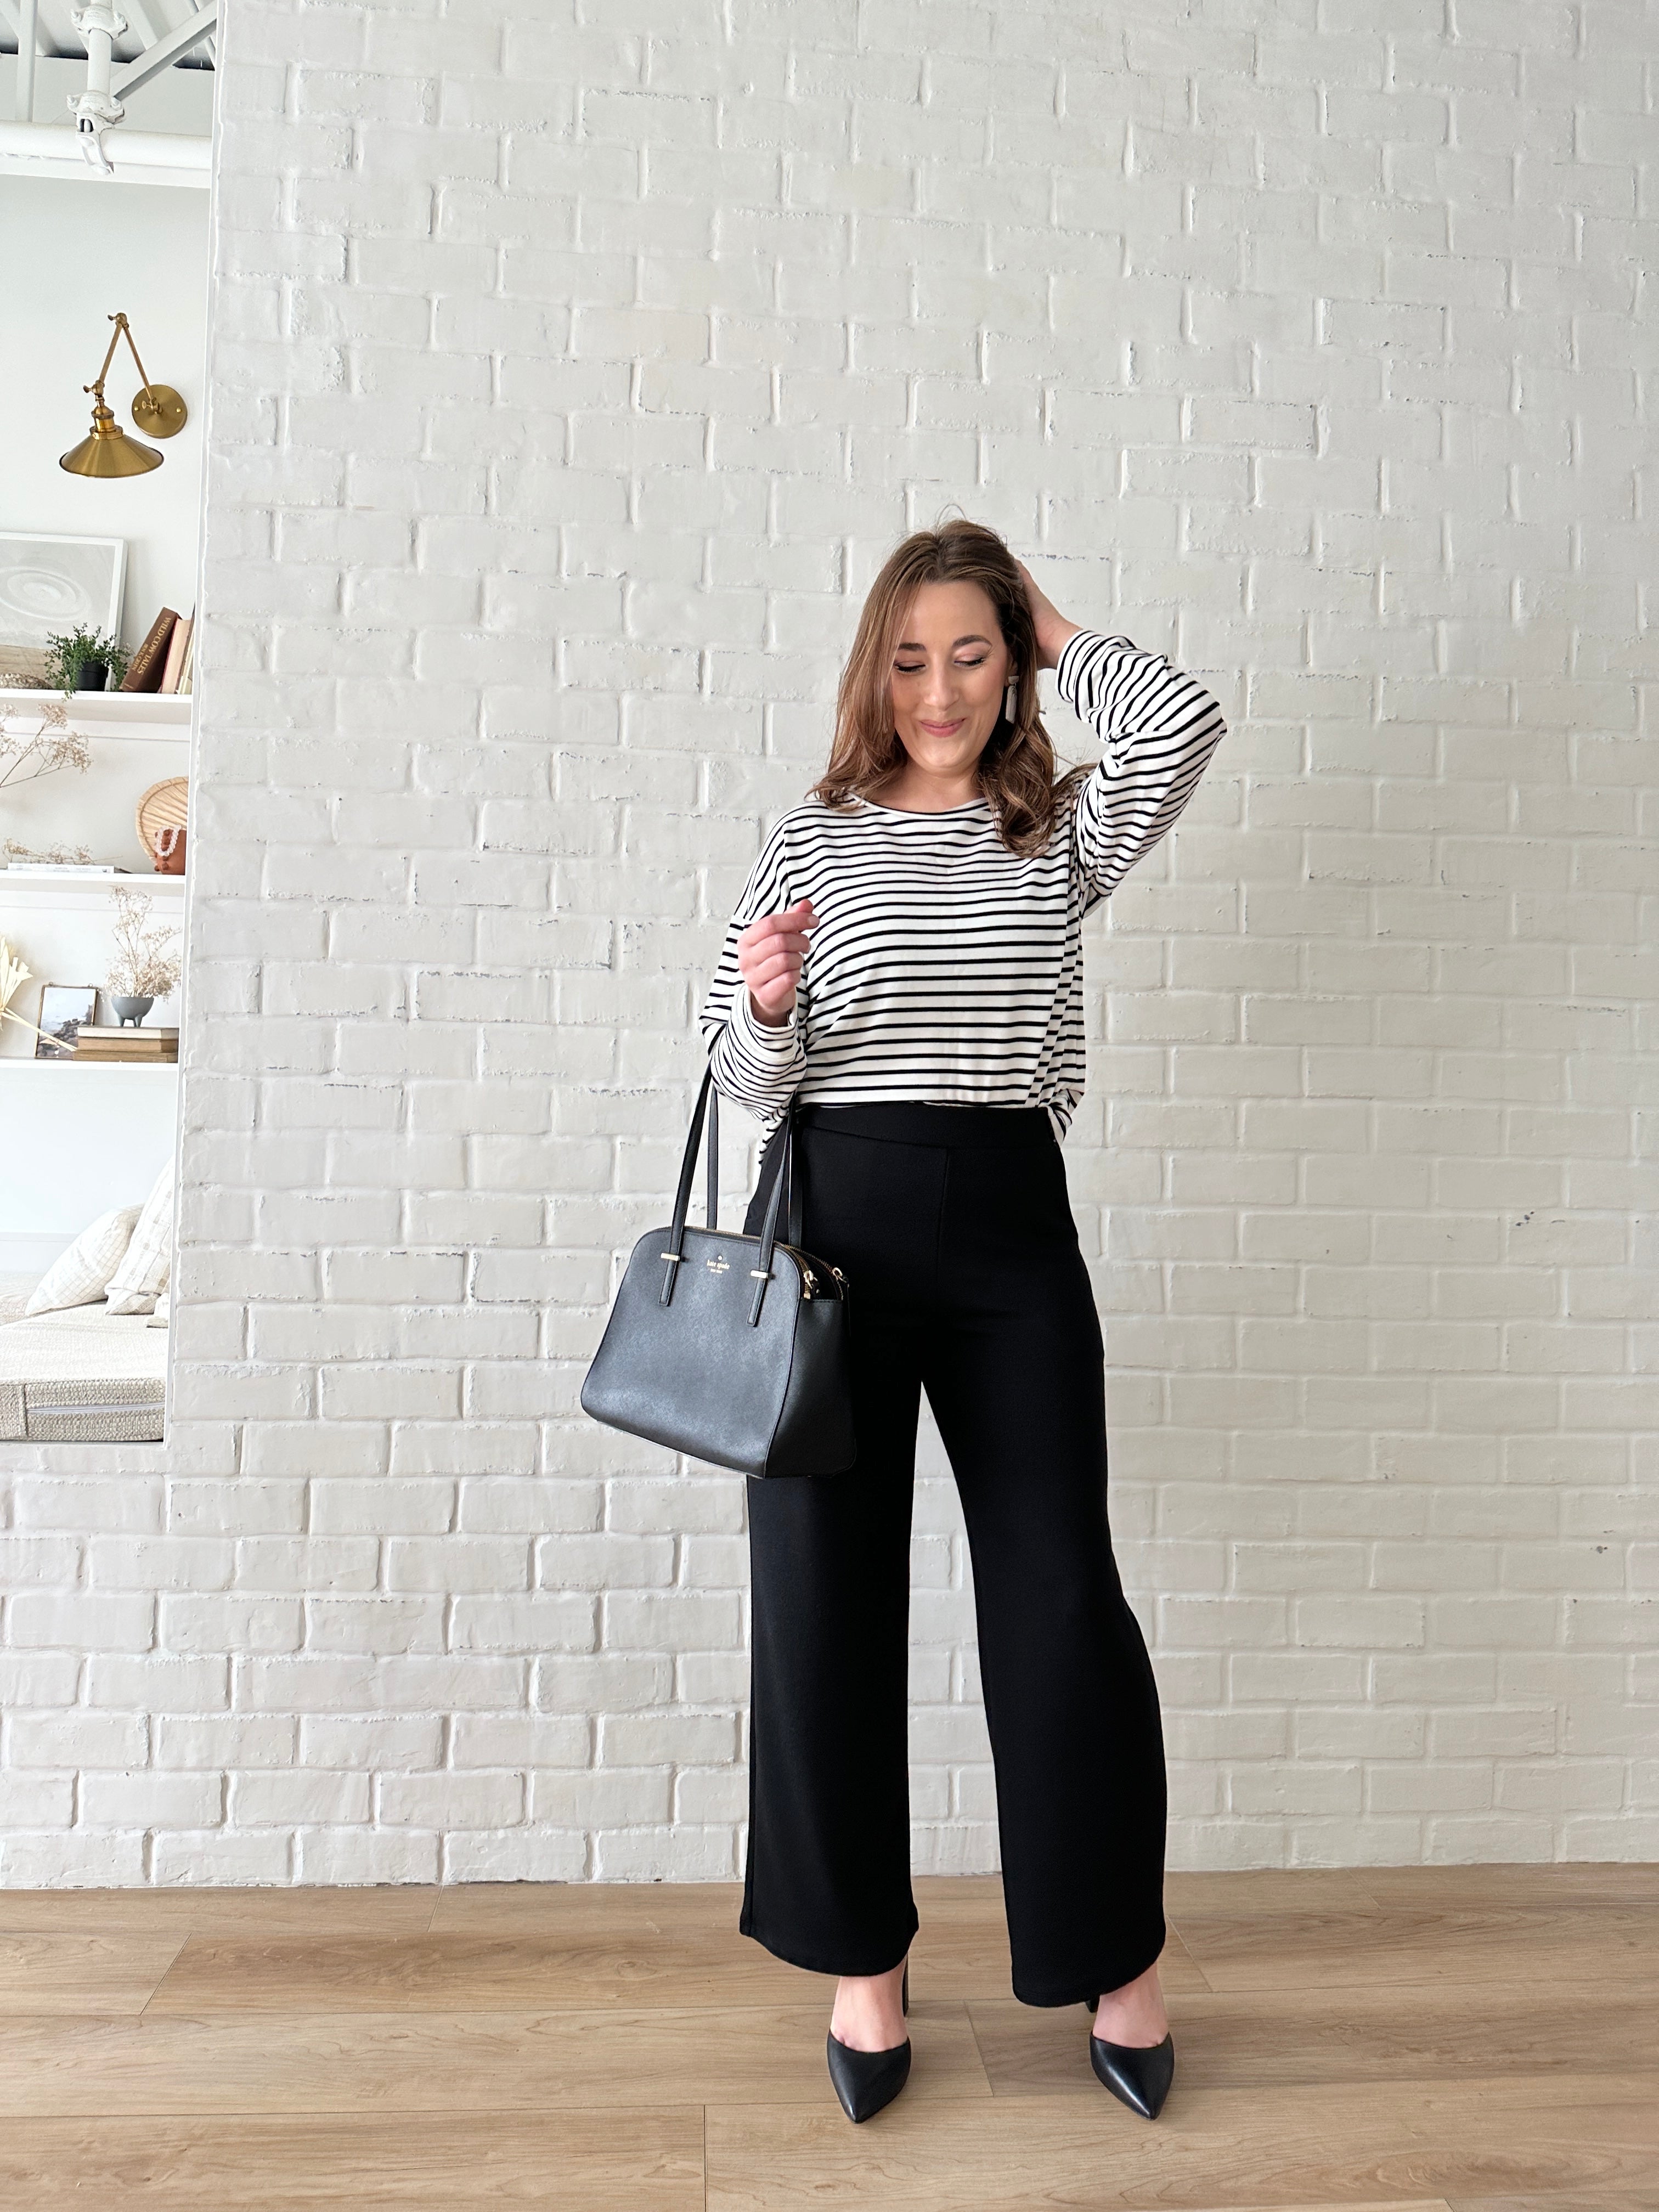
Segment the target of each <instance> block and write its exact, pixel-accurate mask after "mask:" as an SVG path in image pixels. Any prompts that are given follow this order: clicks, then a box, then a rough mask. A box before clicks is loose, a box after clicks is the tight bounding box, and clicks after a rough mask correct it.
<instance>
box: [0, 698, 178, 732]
mask: <svg viewBox="0 0 1659 2212" xmlns="http://www.w3.org/2000/svg"><path fill="white" fill-rule="evenodd" d="M191 697H192V694H191V693H190V692H188V691H77V692H76V694H75V696H73V698H66V697H65V696H64V693H63V692H61V691H18V690H11V689H10V688H9V687H7V688H4V689H0V720H3V721H6V722H12V721H16V722H38V721H39V720H40V717H41V715H42V714H43V713H45V711H46V709H47V708H50V707H64V706H66V707H67V708H69V718H70V726H71V727H72V728H75V729H77V730H84V731H85V732H86V733H87V735H88V737H94V736H96V737H100V738H105V737H120V736H122V735H125V734H128V733H131V732H142V734H143V736H145V737H147V738H153V737H156V736H166V735H168V734H173V733H176V734H177V735H179V737H181V738H188V737H189V735H190V709H191Z"/></svg>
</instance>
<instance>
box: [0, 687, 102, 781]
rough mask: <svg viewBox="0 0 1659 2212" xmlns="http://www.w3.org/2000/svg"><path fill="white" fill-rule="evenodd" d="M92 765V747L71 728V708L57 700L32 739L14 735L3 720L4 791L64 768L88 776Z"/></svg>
mask: <svg viewBox="0 0 1659 2212" xmlns="http://www.w3.org/2000/svg"><path fill="white" fill-rule="evenodd" d="M91 766H92V748H91V746H90V745H88V743H87V741H86V739H85V738H83V737H82V734H81V732H80V731H79V730H72V729H70V726H69V709H68V708H66V707H64V706H63V705H61V704H60V703H59V702H58V701H57V700H53V702H52V705H51V706H50V707H47V708H45V709H44V710H43V711H42V713H41V714H40V720H39V724H38V726H37V727H36V728H35V730H34V732H33V735H32V736H29V737H22V736H17V735H14V733H13V732H11V731H10V730H9V729H8V728H7V726H6V724H5V721H4V720H3V719H0V789H3V787H5V786H6V785H7V784H9V783H33V781H34V780H35V778H36V777H37V776H41V775H56V774H57V772H58V769H64V768H72V769H75V770H76V772H77V773H78V774H80V775H85V774H86V772H87V770H88V769H89V768H90V767H91Z"/></svg>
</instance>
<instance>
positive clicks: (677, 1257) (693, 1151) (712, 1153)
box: [661, 1047, 801, 1328]
mask: <svg viewBox="0 0 1659 2212" xmlns="http://www.w3.org/2000/svg"><path fill="white" fill-rule="evenodd" d="M719 1098H720V1094H719V1092H718V1091H716V1090H715V1088H714V1054H713V1048H712V1047H711V1048H710V1053H709V1060H708V1066H706V1067H705V1068H704V1070H703V1074H702V1083H701V1085H699V1086H698V1090H697V1103H696V1106H695V1107H693V1109H692V1110H691V1127H690V1130H689V1131H688V1132H687V1133H686V1139H685V1152H684V1156H683V1158H681V1161H680V1179H679V1182H678V1186H677V1187H676V1189H675V1192H674V1214H673V1219H672V1221H671V1225H670V1227H669V1231H668V1249H667V1250H666V1251H665V1253H663V1254H662V1255H661V1257H662V1259H663V1261H664V1262H665V1264H664V1267H663V1277H662V1303H663V1304H664V1305H667V1304H669V1303H670V1301H671V1299H672V1297H673V1295H674V1279H675V1277H676V1276H677V1275H678V1273H679V1270H680V1267H681V1266H682V1265H683V1264H684V1258H685V1222H686V1216H687V1214H688V1213H689V1212H690V1210H691V1183H692V1178H693V1177H694V1176H695V1175H696V1166H697V1146H698V1144H699V1142H700V1141H701V1139H702V1130H703V1121H704V1118H705V1116H706V1117H707V1120H708V1137H709V1142H708V1200H707V1205H708V1213H707V1217H706V1220H707V1226H708V1228H709V1229H711V1230H712V1229H714V1228H716V1227H717V1226H718V1225H719V1218H720V1161H719V1152H720V1103H719ZM794 1124H795V1099H794V1094H793V1092H791V1094H790V1097H789V1099H788V1102H787V1104H786V1106H785V1107H784V1109H783V1142H782V1144H781V1146H780V1147H779V1150H778V1160H777V1166H776V1169H775V1172H774V1174H773V1176H772V1189H771V1194H770V1196H769V1198H768V1200H767V1202H766V1214H765V1218H764V1219H763V1222H762V1224H761V1240H760V1251H759V1254H758V1255H757V1256H758V1258H759V1261H760V1265H759V1266H758V1267H752V1268H750V1274H751V1275H753V1276H754V1277H755V1295H754V1298H753V1301H752V1302H751V1304H750V1309H749V1325H750V1328H754V1326H755V1325H756V1324H757V1322H758V1321H759V1320H760V1316H761V1305H762V1302H763V1300H764V1298H765V1297H766V1285H768V1283H769V1282H770V1281H771V1279H772V1249H773V1246H774V1245H775V1243H776V1242H777V1225H778V1208H779V1203H780V1200H781V1199H782V1196H783V1193H784V1190H785V1188H786V1187H787V1189H788V1192H789V1211H788V1214H787V1218H786V1238H785V1241H786V1242H787V1243H796V1244H798V1243H799V1242H800V1233H801V1196H800V1191H799V1188H798V1185H797V1182H796V1178H795V1175H794Z"/></svg>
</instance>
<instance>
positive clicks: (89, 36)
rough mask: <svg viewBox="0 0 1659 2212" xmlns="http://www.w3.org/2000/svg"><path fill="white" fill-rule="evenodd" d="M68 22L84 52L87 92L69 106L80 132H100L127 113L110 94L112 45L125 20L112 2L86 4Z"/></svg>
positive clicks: (123, 28) (99, 0) (100, 0)
mask: <svg viewBox="0 0 1659 2212" xmlns="http://www.w3.org/2000/svg"><path fill="white" fill-rule="evenodd" d="M70 21H71V22H72V23H73V24H74V26H75V27H76V30H77V31H78V32H79V33H81V36H82V39H83V40H85V41H86V48H87V88H86V90H85V91H84V92H83V93H82V94H81V97H80V98H79V100H71V101H70V106H71V107H72V108H73V109H74V111H75V115H76V123H77V125H78V126H79V128H80V129H81V130H82V131H101V130H102V129H103V128H104V126H105V125H106V124H110V123H118V122H119V121H120V120H121V118H122V117H123V116H124V115H125V113H126V110H125V108H124V107H123V106H122V105H121V103H120V101H119V100H117V99H116V98H115V96H114V94H112V92H111V90H110V64H111V62H112V59H113V57H114V53H115V41H116V40H117V39H118V38H119V37H120V35H121V33H122V32H123V31H125V29H126V27H127V25H126V18H125V16H124V15H117V14H116V12H115V9H114V6H113V0H87V4H86V6H85V7H84V8H77V9H76V10H75V13H74V15H72V16H71V17H70Z"/></svg>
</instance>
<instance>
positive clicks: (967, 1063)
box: [699, 629, 1226, 1136]
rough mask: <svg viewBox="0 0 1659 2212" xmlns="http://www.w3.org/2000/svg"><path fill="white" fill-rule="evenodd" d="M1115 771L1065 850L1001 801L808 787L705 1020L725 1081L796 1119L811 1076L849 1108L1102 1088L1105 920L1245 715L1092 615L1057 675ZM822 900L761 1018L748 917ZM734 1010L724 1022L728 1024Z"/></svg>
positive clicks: (1080, 806)
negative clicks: (775, 1003)
mask: <svg viewBox="0 0 1659 2212" xmlns="http://www.w3.org/2000/svg"><path fill="white" fill-rule="evenodd" d="M1055 680H1056V683H1057V684H1058V686H1059V690H1060V696H1061V697H1062V698H1063V699H1066V700H1068V701H1069V702H1071V704H1072V705H1073V707H1074V708H1076V710H1077V712H1078V713H1079V714H1080V715H1081V716H1082V717H1083V719H1084V720H1085V721H1087V722H1090V723H1091V724H1092V725H1093V726H1094V728H1095V730H1096V732H1097V734H1098V736H1099V738H1100V740H1101V743H1102V744H1103V747H1104V753H1103V757H1102V759H1101V761H1100V763H1099V764H1098V765H1097V767H1096V768H1095V769H1093V771H1092V772H1091V775H1090V776H1089V778H1088V780H1087V781H1086V782H1085V783H1083V784H1082V785H1080V786H1079V787H1078V788H1077V791H1076V794H1075V800H1074V803H1073V804H1072V805H1067V806H1064V807H1062V808H1060V809H1058V810H1056V816H1055V821H1054V830H1053V834H1052V835H1051V836H1050V838H1049V842H1048V847H1047V848H1046V850H1044V851H1043V852H1042V853H1040V854H1035V855H1033V856H1031V857H1030V858H1024V857H1022V856H1021V855H1020V854H1018V853H1011V852H1009V851H1008V849H1007V848H1006V846H1004V845H1003V843H1002V842H1001V841H1000V838H999V837H998V836H997V832H996V823H995V819H994V816H993V814H992V811H991V809H990V806H989V805H988V804H987V801H986V800H984V799H973V800H970V801H969V804H968V805H965V806H951V807H947V808H946V809H945V811H943V812H942V813H937V814H924V813H919V812H916V811H914V810H906V809H902V808H898V807H892V806H883V805H878V804H877V803H876V802H875V801H874V800H872V799H861V800H860V801H858V802H857V803H856V804H854V805H852V806H851V807H848V808H847V809H845V810H842V809H840V808H836V807H833V806H828V805H824V803H823V801H822V800H821V799H808V800H807V801H806V802H805V804H804V805H799V806H796V807H793V808H791V810H790V811H789V812H788V813H787V814H785V815H784V816H783V817H781V820H780V821H779V822H778V823H777V824H776V826H775V828H774V829H773V831H772V833H771V835H770V836H769V837H768V838H767V840H766V842H765V845H764V847H763V849H762V851H761V854H760V856H759V858H758V859H757V860H756V862H755V865H754V867H753V868H752V869H751V870H750V876H749V881H748V883H747V884H745V885H744V891H743V896H742V897H741V898H740V899H739V900H738V906H737V910H736V912H735V913H734V914H733V915H732V920H731V922H730V924H729V925H728V927H727V929H726V941H725V944H724V945H723V946H722V948H721V951H720V963H719V965H718V966H717V967H716V969H715V971H714V981H713V982H712V983H711V984H710V986H709V988H708V995H707V997H706V999H705V1000H704V1002H703V1006H702V1012H701V1013H700V1015H699V1022H700V1024H701V1027H702V1032H703V1042H704V1045H705V1048H706V1047H707V1046H708V1043H709V1042H710V1040H711V1039H714V1038H715V1037H716V1033H717V1032H720V1034H719V1036H718V1041H717V1042H715V1044H714V1081H715V1084H716V1085H717V1086H718V1088H719V1090H720V1093H721V1096H722V1097H726V1098H732V1099H735V1100H736V1101H737V1102H738V1103H739V1104H740V1105H742V1106H744V1107H746V1108H747V1109H749V1111H750V1113H751V1114H753V1115H755V1116H756V1117H757V1119H758V1120H759V1121H762V1122H763V1123H764V1124H766V1125H767V1126H769V1127H772V1126H775V1124H776V1123H777V1121H779V1120H780V1119H781V1116H782V1113H783V1109H784V1106H785V1103H786V1102H787V1099H788V1097H789V1096H790V1093H791V1092H792V1091H793V1092H796V1093H798V1094H799V1097H800V1100H801V1102H802V1103H803V1104H805V1103H807V1102H808V1101H809V1100H810V1101H813V1102H817V1103H828V1104H831V1105H852V1104H854V1103H870V1102H872V1101H873V1102H878V1101H882V1100H886V1099H896V1098H906V1099H924V1100H928V1101H932V1102H933V1103H938V1104H941V1105H947V1106H959V1105H972V1106H1046V1107H1047V1108H1048V1112H1049V1115H1050V1118H1051V1120H1052V1121H1053V1122H1054V1132H1055V1134H1056V1135H1057V1136H1063V1135H1064V1134H1065V1133H1066V1127H1067V1125H1068V1124H1069V1123H1070V1121H1071V1118H1072V1115H1073V1113H1074V1112H1075V1111H1076V1109H1077V1104H1078V1101H1079V1099H1080V1098H1081V1097H1082V1096H1083V1089H1084V1081H1085V1057H1084V1040H1083V917H1084V916H1085V915H1086V914H1087V913H1088V912H1089V911H1090V909H1091V908H1092V907H1095V906H1097V905H1098V904H1099V902H1100V901H1101V900H1102V899H1103V898H1104V897H1105V896H1106V895H1107V893H1108V892H1109V891H1110V890H1112V889H1113V888H1114V887H1115V885H1116V884H1117V883H1118V882H1119V881H1120V880H1121V878H1122V876H1123V875H1124V874H1125V872H1127V870H1128V869H1129V868H1131V867H1133V865H1134V863H1135V862H1136V861H1137V860H1139V858H1140V856H1141V854H1143V853H1146V852H1147V851H1148V850H1149V849H1150V848H1152V846H1153V845H1155V844H1156V843H1157V842H1158V839H1159V838H1160V837H1161V836H1163V835H1164V831H1165V830H1166V829H1168V828H1169V827H1170V823H1172V822H1173V821H1174V820H1175V818H1176V816H1177V815H1178V814H1179V813H1180V811H1181V810H1182V807H1183V806H1184V805H1186V803H1187V801H1188V799H1189V798H1190V797H1191V795H1192V792H1193V789H1194V786H1195V785H1196V783H1197V782H1198V780H1199V778H1200V775H1202V774H1203V773H1204V769H1205V766H1206V763H1207V762H1208V760H1209V757H1210V755H1211V753H1212V751H1213V750H1214V749H1215V746H1216V744H1217V743H1218V740H1219V739H1220V738H1221V737H1222V735H1223V734H1224V732H1225V728H1226V725H1225V722H1224V721H1223V720H1222V718H1221V709H1220V708H1219V707H1218V705H1217V703H1216V702H1215V700H1214V699H1213V698H1212V697H1211V696H1210V694H1209V693H1208V692H1207V691H1206V690H1205V689H1204V687H1203V685H1202V684H1199V683H1198V682H1196V681H1195V680H1194V678H1192V677H1190V676H1188V675H1187V674H1186V673H1185V672H1184V671H1182V670H1181V669H1178V668H1176V667H1174V666H1172V665H1171V664H1170V662H1169V661H1168V660H1167V659H1165V658H1164V655H1163V654H1162V653H1143V652H1142V651H1141V650H1140V649H1139V647H1137V646H1135V645H1133V643H1132V642H1131V641H1130V640H1129V639H1127V637H1112V636H1108V635H1104V634H1103V632H1101V631H1099V630H1091V629H1081V630H1079V631H1078V632H1077V633H1076V634H1075V635H1073V637H1071V638H1070V639H1068V640H1067V641H1066V647H1065V649H1064V651H1063V652H1062V653H1061V654H1060V663H1059V666H1058V667H1057V669H1056V670H1055ZM800 898H810V899H811V902H812V906H813V909H814V911H815V912H816V914H817V918H818V926H817V928H816V929H815V930H814V931H813V932H812V933H811V936H810V937H809V938H808V939H807V949H806V955H805V961H804V963H803V965H802V969H801V975H800V980H799V986H798V988H797V992H796V998H795V1006H794V1010H793V1013H792V1014H791V1015H790V1017H789V1018H788V1020H787V1022H785V1023H784V1024H781V1026H780V1027H778V1028H776V1029H772V1028H769V1027H768V1026H767V1025H766V1024H764V1023H762V1022H760V1021H757V1019H756V1018H755V1014H754V1009H753V1007H752V1006H751V1005H750V999H749V993H748V990H747V988H746V987H744V983H743V980H742V977H741V976H740V975H739V974H738V955H737V940H738V934H739V933H740V932H741V931H743V930H744V929H745V928H747V927H748V925H749V924H750V922H751V921H756V920H757V919H758V918H759V916H761V915H765V914H779V913H781V912H782V911H783V909H784V908H786V907H790V906H793V904H794V903H795V902H796V901H797V900H798V899H800ZM722 1024H725V1026H724V1029H723V1030H722V1028H721V1025H722Z"/></svg>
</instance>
